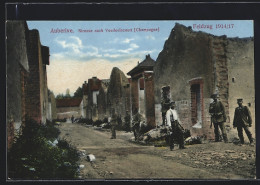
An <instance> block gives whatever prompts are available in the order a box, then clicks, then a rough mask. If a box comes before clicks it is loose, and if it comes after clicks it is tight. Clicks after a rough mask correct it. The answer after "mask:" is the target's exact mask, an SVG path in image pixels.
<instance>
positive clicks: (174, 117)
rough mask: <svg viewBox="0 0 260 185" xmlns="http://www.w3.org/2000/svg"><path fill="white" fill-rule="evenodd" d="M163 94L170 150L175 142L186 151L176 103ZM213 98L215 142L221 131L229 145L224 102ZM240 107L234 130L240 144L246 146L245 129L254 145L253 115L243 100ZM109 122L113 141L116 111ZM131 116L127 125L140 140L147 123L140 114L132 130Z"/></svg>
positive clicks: (128, 116)
mask: <svg viewBox="0 0 260 185" xmlns="http://www.w3.org/2000/svg"><path fill="white" fill-rule="evenodd" d="M165 92H166V93H163V97H162V102H161V105H162V109H161V111H162V125H163V126H166V127H168V128H169V130H170V135H169V137H168V138H169V140H168V142H169V145H170V150H173V149H174V143H175V141H176V142H177V143H178V144H179V149H185V147H184V136H183V131H184V129H183V127H182V126H181V124H180V123H179V117H178V114H177V111H176V109H175V106H176V105H175V102H173V101H170V98H169V97H168V94H169V93H168V92H167V91H165ZM211 98H212V99H213V102H212V103H210V106H209V114H210V115H211V125H210V128H212V125H214V134H215V142H219V141H221V136H220V132H219V129H220V130H221V132H222V137H223V140H224V142H225V143H228V137H227V132H226V128H225V122H226V120H227V118H226V113H225V108H224V106H223V104H222V102H221V101H220V100H219V95H218V94H213V95H211ZM237 104H238V107H237V108H236V109H235V114H234V120H233V128H237V132H238V137H239V139H240V143H241V144H244V137H243V129H244V130H245V132H246V134H247V137H248V139H249V141H250V143H251V144H252V143H253V137H252V134H251V132H250V131H249V127H251V126H252V118H251V113H250V111H249V109H248V107H247V106H244V105H243V99H237ZM109 119H110V120H109V122H110V124H111V131H112V137H111V139H115V138H116V126H117V125H118V116H117V115H116V113H115V111H113V112H112V117H111V118H109ZM130 119H131V117H130V115H129V113H128V112H127V114H126V117H125V122H126V125H129V128H128V129H129V131H130V130H131V131H133V132H134V136H135V139H138V137H139V134H140V129H141V127H142V126H141V125H142V124H143V123H144V122H145V119H144V117H143V116H142V115H141V114H140V113H138V111H137V113H136V114H135V115H134V116H133V118H132V123H133V124H132V125H133V126H132V128H130Z"/></svg>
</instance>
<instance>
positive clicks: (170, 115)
mask: <svg viewBox="0 0 260 185" xmlns="http://www.w3.org/2000/svg"><path fill="white" fill-rule="evenodd" d="M174 108H175V102H171V103H170V109H169V110H168V111H167V112H166V124H167V126H170V127H171V130H172V133H171V135H170V138H169V139H170V141H169V144H170V150H173V149H174V138H176V139H177V142H178V143H179V149H184V148H185V147H184V136H183V128H182V126H181V125H180V123H179V121H178V114H177V111H176V110H175V109H174Z"/></svg>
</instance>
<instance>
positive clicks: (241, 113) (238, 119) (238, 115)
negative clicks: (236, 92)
mask: <svg viewBox="0 0 260 185" xmlns="http://www.w3.org/2000/svg"><path fill="white" fill-rule="evenodd" d="M237 104H238V107H237V108H236V109H235V115H234V120H233V127H234V128H236V127H237V132H238V137H239V139H240V143H241V144H244V136H243V128H244V130H245V132H246V135H247V137H248V139H249V141H250V144H252V143H253V138H252V134H251V132H250V131H249V129H248V127H251V126H252V118H251V113H250V111H249V109H248V107H247V106H243V105H242V104H243V99H237Z"/></svg>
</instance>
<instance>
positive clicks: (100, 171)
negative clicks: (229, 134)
mask: <svg viewBox="0 0 260 185" xmlns="http://www.w3.org/2000/svg"><path fill="white" fill-rule="evenodd" d="M58 128H59V129H60V131H61V134H60V137H61V138H65V139H66V140H68V141H70V143H71V144H72V145H74V146H76V147H77V149H78V150H79V151H80V152H81V154H82V155H81V160H80V165H84V167H83V166H82V168H81V169H80V177H79V178H82V179H247V178H250V179H253V178H255V147H254V146H249V145H242V146H238V145H234V144H233V143H226V144H225V143H207V144H197V145H189V146H186V147H187V149H184V150H179V149H178V147H175V149H174V150H173V151H170V150H169V148H168V147H154V146H144V145H140V144H137V143H133V142H130V141H129V139H130V138H131V137H133V133H125V132H123V131H117V139H110V136H111V133H110V131H109V130H101V129H100V128H94V127H86V126H83V125H80V124H78V123H73V124H72V123H61V125H60V126H59V127H58ZM89 154H93V155H94V156H95V158H96V160H95V161H94V162H88V161H87V160H86V156H87V155H89Z"/></svg>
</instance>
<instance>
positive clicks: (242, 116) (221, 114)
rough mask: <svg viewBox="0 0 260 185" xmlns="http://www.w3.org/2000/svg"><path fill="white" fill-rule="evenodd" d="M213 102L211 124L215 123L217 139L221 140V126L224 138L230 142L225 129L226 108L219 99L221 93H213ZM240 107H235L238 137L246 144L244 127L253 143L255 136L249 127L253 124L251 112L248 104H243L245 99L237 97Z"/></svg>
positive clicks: (234, 126)
mask: <svg viewBox="0 0 260 185" xmlns="http://www.w3.org/2000/svg"><path fill="white" fill-rule="evenodd" d="M211 98H212V99H213V102H212V103H211V104H210V107H209V113H210V115H211V125H210V127H212V123H213V125H214V133H215V141H216V142H218V141H220V134H219V128H220V130H221V132H222V136H223V140H224V142H225V143H227V142H228V138H227V133H226V129H225V122H226V120H227V118H226V113H225V108H224V106H223V104H222V102H221V101H219V95H218V94H213V95H211ZM237 104H238V107H237V108H236V109H235V114H234V119H233V128H237V132H238V137H239V140H240V143H241V144H244V136H243V129H244V130H245V133H246V135H247V137H248V139H249V142H250V144H252V143H253V137H252V134H251V132H250V131H249V127H251V126H252V118H251V113H250V111H249V109H248V107H247V106H244V105H243V99H241V98H240V99H237Z"/></svg>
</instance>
